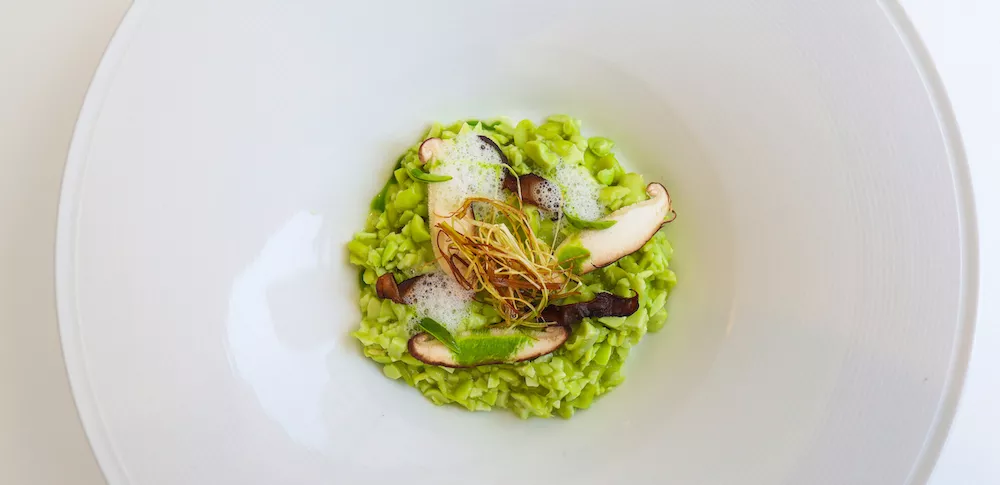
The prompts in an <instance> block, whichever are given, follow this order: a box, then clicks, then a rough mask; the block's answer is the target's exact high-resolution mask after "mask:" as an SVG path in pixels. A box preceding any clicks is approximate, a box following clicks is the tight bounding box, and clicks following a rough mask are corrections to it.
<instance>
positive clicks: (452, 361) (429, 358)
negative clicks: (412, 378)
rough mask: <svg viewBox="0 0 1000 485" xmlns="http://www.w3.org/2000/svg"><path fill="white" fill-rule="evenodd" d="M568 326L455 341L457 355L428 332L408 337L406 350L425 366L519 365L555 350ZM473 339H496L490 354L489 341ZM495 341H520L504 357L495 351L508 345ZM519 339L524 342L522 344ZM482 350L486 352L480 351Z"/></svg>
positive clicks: (495, 332)
mask: <svg viewBox="0 0 1000 485" xmlns="http://www.w3.org/2000/svg"><path fill="white" fill-rule="evenodd" d="M569 334H570V330H569V327H564V326H559V325H550V326H548V327H545V328H543V329H541V330H535V331H525V332H521V331H519V330H509V329H498V328H497V329H490V330H487V331H486V332H485V333H484V334H473V335H470V336H466V337H462V338H459V339H458V348H459V351H458V352H457V353H454V352H452V351H451V350H450V349H448V347H447V346H445V344H444V343H442V342H441V341H440V340H437V339H435V338H434V337H432V336H431V335H430V334H428V333H424V332H421V333H418V334H416V335H414V336H413V337H411V338H410V341H409V342H408V343H407V348H408V349H409V351H410V355H412V356H413V357H414V358H415V359H417V360H419V361H421V362H423V363H425V364H429V365H440V366H443V367H456V368H457V367H475V366H477V365H490V364H504V363H513V362H523V361H526V360H532V359H535V358H538V357H541V356H543V355H545V354H548V353H551V352H553V351H555V350H556V349H558V348H559V346H561V345H562V344H564V343H565V342H566V339H568V338H569ZM520 336H527V337H528V338H527V339H520V338H518V337H520ZM474 339H483V340H488V339H498V340H497V341H496V342H494V345H492V349H493V350H494V351H492V352H491V351H490V348H491V345H490V343H489V342H485V344H482V343H476V342H471V340H474ZM499 339H507V340H510V341H511V342H513V343H518V342H520V343H521V344H520V345H519V346H516V347H513V348H511V349H510V352H509V353H507V354H505V355H498V353H499V352H498V350H504V349H505V345H507V344H508V342H501V341H500V340H499ZM523 340H527V341H526V342H523ZM483 349H486V350H483Z"/></svg>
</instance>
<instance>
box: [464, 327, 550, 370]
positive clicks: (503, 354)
mask: <svg viewBox="0 0 1000 485" xmlns="http://www.w3.org/2000/svg"><path fill="white" fill-rule="evenodd" d="M531 341H532V338H531V337H529V336H527V335H523V334H516V335H503V336H497V335H490V334H489V333H482V334H476V333H473V334H472V335H469V336H467V337H461V338H458V339H456V342H457V343H458V352H454V353H453V355H454V356H455V360H456V361H458V363H459V364H462V365H469V364H472V363H475V362H503V361H504V360H506V359H507V358H508V357H510V356H512V355H514V353H515V352H517V351H518V350H521V348H522V347H524V346H525V345H527V344H528V343H529V342H531Z"/></svg>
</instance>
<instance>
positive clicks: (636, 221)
mask: <svg viewBox="0 0 1000 485" xmlns="http://www.w3.org/2000/svg"><path fill="white" fill-rule="evenodd" d="M646 194H648V195H649V199H647V200H644V201H642V202H637V203H635V204H632V205H629V206H625V207H622V208H621V209H618V210H616V211H614V212H612V213H611V214H608V215H607V216H606V217H604V218H602V219H601V221H616V222H615V225H613V226H611V227H609V228H607V229H586V230H584V231H581V232H580V234H579V236H577V238H574V239H571V240H568V241H565V242H563V245H565V244H569V243H572V242H578V243H579V244H580V245H581V246H583V247H584V248H585V249H587V250H588V251H590V255H589V256H588V257H587V258H586V259H585V260H584V261H583V262H582V265H581V273H589V272H591V271H593V270H595V269H597V268H603V267H604V266H607V265H609V264H611V263H614V262H615V261H618V260H619V259H621V258H623V257H625V256H628V255H629V254H632V253H634V252H636V251H638V250H639V248H641V247H642V246H643V245H644V244H646V242H647V241H649V240H650V238H652V237H653V235H654V234H656V231H658V230H659V229H660V226H662V225H663V224H665V223H666V222H668V221H666V217H667V216H668V215H670V213H671V212H672V210H671V208H670V194H669V193H668V192H667V189H666V187H664V186H663V185H661V184H658V183H655V182H654V183H651V184H649V185H648V186H646ZM561 246H562V245H560V247H561ZM558 251H559V250H558V249H557V250H556V252H557V253H558Z"/></svg>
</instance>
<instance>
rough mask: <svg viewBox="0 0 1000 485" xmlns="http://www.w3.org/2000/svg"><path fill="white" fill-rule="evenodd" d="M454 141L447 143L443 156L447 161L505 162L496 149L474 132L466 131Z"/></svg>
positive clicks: (499, 163)
mask: <svg viewBox="0 0 1000 485" xmlns="http://www.w3.org/2000/svg"><path fill="white" fill-rule="evenodd" d="M452 142H453V143H447V144H446V146H445V151H444V155H443V156H442V157H441V159H442V161H445V162H455V161H460V162H482V163H489V164H494V165H501V164H503V159H502V158H500V154H499V153H497V151H496V149H494V148H493V147H492V146H490V145H489V144H488V143H486V142H484V141H483V140H482V139H480V138H479V135H477V134H476V133H474V132H470V133H466V134H464V135H461V136H457V137H455V138H453V139H452Z"/></svg>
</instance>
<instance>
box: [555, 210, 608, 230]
mask: <svg viewBox="0 0 1000 485" xmlns="http://www.w3.org/2000/svg"><path fill="white" fill-rule="evenodd" d="M563 215H565V216H566V220H567V221H569V223H570V224H572V225H573V227H576V228H578V229H597V230H601V229H607V228H609V227H611V226H613V225H615V224H617V223H618V221H615V220H607V221H585V220H582V219H577V218H576V217H574V216H573V215H572V214H570V213H569V212H563Z"/></svg>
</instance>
